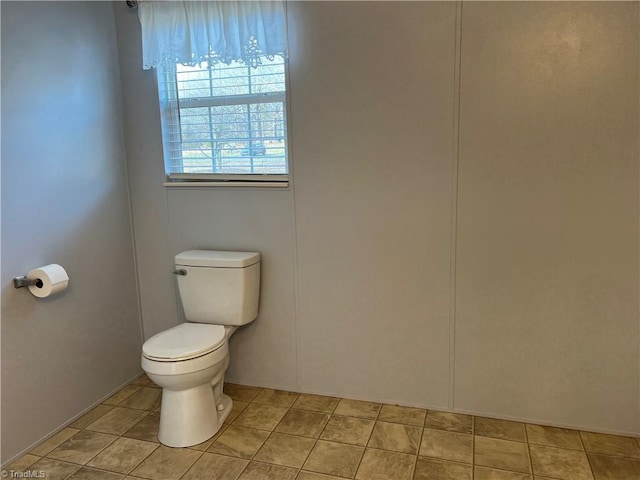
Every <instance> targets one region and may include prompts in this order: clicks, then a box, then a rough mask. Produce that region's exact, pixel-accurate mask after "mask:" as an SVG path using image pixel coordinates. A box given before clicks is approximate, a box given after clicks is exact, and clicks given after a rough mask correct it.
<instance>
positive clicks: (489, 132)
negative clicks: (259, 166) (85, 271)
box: [114, 2, 640, 434]
mask: <svg viewBox="0 0 640 480" xmlns="http://www.w3.org/2000/svg"><path fill="white" fill-rule="evenodd" d="M460 10H461V11H460ZM114 11H115V16H116V26H117V31H118V46H119V53H120V65H121V70H122V78H123V93H124V98H125V104H126V109H125V125H126V132H127V134H126V144H127V152H128V160H129V166H128V168H129V177H130V182H131V190H132V202H133V204H132V209H133V210H132V211H133V218H134V226H135V234H136V240H137V251H138V268H139V270H140V287H141V294H142V305H143V323H144V327H145V335H146V336H147V337H148V336H149V335H151V334H153V333H156V332H158V331H160V330H162V329H164V328H167V327H168V326H170V325H173V324H175V323H176V322H178V321H181V319H182V314H181V313H178V310H179V308H178V306H177V302H176V298H175V290H174V286H173V279H172V278H171V277H172V275H171V274H170V270H171V261H172V257H173V255H175V254H176V253H178V252H180V251H181V250H184V249H190V248H220V249H251V250H258V251H261V252H262V253H263V258H264V265H263V267H264V268H263V291H262V298H261V312H260V315H259V317H258V320H257V321H256V322H254V323H253V324H251V325H249V326H248V327H246V328H244V329H242V330H240V331H239V332H238V333H236V334H235V335H234V337H233V338H232V341H231V355H232V362H231V367H230V371H229V379H230V380H233V381H237V382H240V383H246V384H254V385H263V386H272V387H279V388H285V389H293V390H300V391H307V392H316V393H328V394H336V395H342V396H346V397H352V398H362V399H370V400H378V401H386V402H398V403H402V404H408V405H420V406H428V407H434V408H444V409H452V410H458V411H471V412H475V413H479V414H485V415H490V416H502V417H509V418H520V419H529V420H536V421H539V422H543V423H551V424H560V425H570V426H576V427H582V428H588V429H595V430H601V431H611V432H620V433H624V432H626V433H636V434H638V433H640V420H639V411H638V407H639V405H640V398H639V397H640V395H639V392H638V390H639V379H640V375H639V372H638V364H639V360H640V359H639V358H638V352H639V347H640V341H639V339H638V317H639V315H638V133H637V132H638V63H637V59H638V50H639V49H638V40H637V27H638V25H637V18H638V4H637V3H635V4H634V3H621V4H617V3H603V4H599V5H597V6H594V5H589V4H584V3H566V4H556V3H548V2H544V3H542V2H541V3H534V4H528V3H527V4H525V3H520V2H510V3H495V4H491V3H474V2H472V3H469V4H466V3H465V4H464V6H463V7H462V9H460V4H456V3H450V2H443V3H425V2H403V3H401V2H389V3H386V2H290V3H289V4H288V17H289V30H290V35H291V38H290V109H291V112H290V113H291V119H290V152H291V162H292V186H291V187H289V188H288V189H284V190H269V189H259V188H255V189H248V190H244V189H242V190H231V189H223V188H218V189H214V188H194V189H171V188H165V187H162V179H163V167H162V152H161V141H160V133H159V132H160V128H159V115H158V107H157V103H156V87H155V79H154V74H153V73H152V72H143V71H142V70H141V60H140V34H139V24H138V21H137V18H136V15H135V12H132V11H129V10H128V9H126V7H124V5H121V4H119V3H116V4H114ZM460 27H461V28H462V30H460ZM612 32H615V33H612ZM603 58H606V60H607V64H606V68H605V67H603V66H602V65H600V64H599V62H602V61H603ZM605 72H609V75H605ZM610 72H619V73H618V74H617V75H613V74H611V73H610ZM458 74H459V76H458ZM585 99H589V100H588V101H585ZM458 107H459V108H458ZM458 125H459V126H460V131H459V132H458ZM458 149H459V151H458ZM602 232H606V234H602ZM603 392H606V393H603ZM611 397H614V398H613V405H614V409H615V411H613V409H612V408H605V407H604V405H605V404H607V405H608V404H609V403H607V402H608V401H609V399H610V398H611Z"/></svg>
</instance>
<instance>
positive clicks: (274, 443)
mask: <svg viewBox="0 0 640 480" xmlns="http://www.w3.org/2000/svg"><path fill="white" fill-rule="evenodd" d="M314 445H315V440H313V439H311V438H303V437H295V436H293V435H285V434H283V433H273V434H271V436H270V437H269V438H268V439H267V441H266V442H264V445H262V447H261V448H260V450H258V453H257V454H256V456H255V457H254V460H256V461H258V462H264V463H274V464H276V465H283V466H285V467H294V468H300V467H302V464H303V463H304V461H305V460H306V459H307V456H308V455H309V452H310V451H311V449H312V448H313V446H314Z"/></svg>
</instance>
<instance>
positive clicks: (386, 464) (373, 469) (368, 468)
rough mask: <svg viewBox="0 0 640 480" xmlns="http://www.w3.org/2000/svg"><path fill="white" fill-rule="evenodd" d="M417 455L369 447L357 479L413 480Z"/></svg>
mask: <svg viewBox="0 0 640 480" xmlns="http://www.w3.org/2000/svg"><path fill="white" fill-rule="evenodd" d="M415 462H416V457H415V455H407V454H405V453H398V452H388V451H385V450H376V449H373V448H367V449H366V450H365V452H364V456H363V457H362V461H361V462H360V467H359V468H358V472H357V473H356V479H357V480H411V479H412V478H413V466H414V465H415Z"/></svg>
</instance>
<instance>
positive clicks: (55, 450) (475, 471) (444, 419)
mask: <svg viewBox="0 0 640 480" xmlns="http://www.w3.org/2000/svg"><path fill="white" fill-rule="evenodd" d="M225 391H226V392H227V393H228V394H229V395H230V396H231V397H232V398H233V400H234V409H233V411H232V412H231V414H230V415H229V418H228V419H227V422H226V423H225V425H224V426H223V427H222V429H221V430H220V432H218V434H216V436H215V437H214V438H212V439H211V440H209V441H207V442H205V443H203V444H200V445H196V446H194V447H191V448H182V449H174V448H168V447H165V446H162V445H160V444H159V443H158V438H157V430H158V421H159V409H160V397H161V390H160V389H158V388H157V387H156V386H155V385H153V384H152V383H151V382H150V381H149V380H148V378H147V377H146V376H142V377H140V378H139V379H137V380H136V381H134V382H133V383H132V384H131V385H128V386H127V387H125V388H123V389H122V390H121V391H120V392H118V393H117V394H115V395H113V396H112V397H111V398H109V399H108V400H106V401H105V402H104V403H103V404H102V405H99V406H97V407H96V408H94V409H93V410H91V411H90V412H89V413H87V414H86V415H84V416H83V417H81V418H80V419H78V420H76V421H75V422H73V423H72V424H71V425H69V426H68V427H67V428H65V429H64V430H62V431H61V432H59V433H58V434H56V435H54V436H53V437H51V438H49V439H48V440H46V441H45V442H43V443H42V444H40V445H38V446H37V447H36V448H34V449H33V450H32V451H31V452H29V453H28V454H27V455H25V456H23V457H22V458H20V459H19V460H17V461H16V462H14V463H13V464H12V465H10V466H9V467H8V468H7V470H13V471H15V472H18V471H19V472H23V471H31V472H40V471H43V472H45V474H46V478H47V479H50V480H65V479H69V480H119V479H123V478H125V477H126V478H127V479H131V480H133V479H135V478H140V479H149V480H236V479H240V480H272V479H273V480H294V479H297V480H331V479H334V480H336V479H340V478H355V479H357V480H378V479H384V480H472V479H475V480H550V479H555V480H640V439H634V438H628V437H618V436H613V435H602V434H597V433H588V432H578V431H575V430H567V429H561V428H553V427H543V426H540V425H529V424H524V423H518V422H510V421H505V420H495V419H490V418H483V417H473V416H470V415H461V414H454V413H445V412H438V411H433V410H429V411H427V410H423V409H418V408H408V407H399V406H395V405H383V404H379V403H372V402H362V401H355V400H346V399H340V398H331V397H322V396H317V395H305V394H297V393H292V392H283V391H277V390H271V389H267V388H257V387H243V386H239V385H232V384H228V385H226V386H225ZM17 476H19V475H15V474H14V475H13V477H14V478H15V477H17Z"/></svg>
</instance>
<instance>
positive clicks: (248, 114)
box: [158, 58, 288, 174]
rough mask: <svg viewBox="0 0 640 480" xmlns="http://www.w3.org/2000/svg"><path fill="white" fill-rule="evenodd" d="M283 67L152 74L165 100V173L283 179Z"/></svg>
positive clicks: (274, 63) (271, 63) (266, 63)
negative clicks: (281, 177)
mask: <svg viewBox="0 0 640 480" xmlns="http://www.w3.org/2000/svg"><path fill="white" fill-rule="evenodd" d="M284 66H285V64H284V60H283V59H282V58H276V59H274V60H268V59H266V58H265V59H262V64H261V65H259V66H258V67H256V68H253V67H247V66H246V65H244V64H238V63H232V64H231V65H224V64H216V65H212V66H211V68H209V66H208V65H206V64H202V65H199V66H193V67H189V66H184V65H177V66H176V70H175V71H174V73H173V74H172V73H171V72H168V71H165V73H164V74H162V75H158V79H159V82H160V92H161V93H162V92H167V94H165V95H163V97H164V98H166V99H168V102H167V103H166V107H165V110H164V111H163V125H164V129H165V134H164V140H165V149H166V151H165V155H166V156H167V165H168V172H169V173H192V174H193V173H213V174H252V173H253V174H267V173H272V174H286V173H287V172H288V167H287V138H286V106H285V102H284V98H285V97H284V92H285V72H284ZM172 89H173V90H172ZM171 90H172V91H173V92H175V94H174V95H176V94H177V98H176V97H175V96H173V97H172V96H171V95H169V93H170V91H171ZM265 94H269V96H267V95H265ZM171 98H173V100H171Z"/></svg>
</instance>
